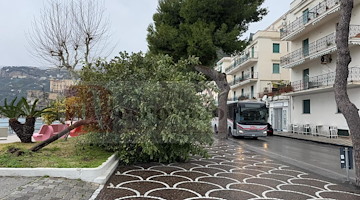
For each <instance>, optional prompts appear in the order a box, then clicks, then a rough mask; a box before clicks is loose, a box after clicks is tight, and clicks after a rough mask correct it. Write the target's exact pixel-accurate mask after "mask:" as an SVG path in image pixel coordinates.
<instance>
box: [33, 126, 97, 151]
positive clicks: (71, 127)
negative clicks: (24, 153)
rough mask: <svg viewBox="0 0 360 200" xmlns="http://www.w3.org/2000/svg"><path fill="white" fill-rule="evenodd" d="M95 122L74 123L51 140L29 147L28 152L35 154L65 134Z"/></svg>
mask: <svg viewBox="0 0 360 200" xmlns="http://www.w3.org/2000/svg"><path fill="white" fill-rule="evenodd" d="M96 122H97V121H96V120H80V121H77V122H75V123H74V124H73V125H71V126H69V127H68V128H66V129H65V130H63V131H61V132H60V133H58V134H56V135H54V136H52V137H51V138H49V139H47V140H45V141H43V142H41V143H39V144H37V145H35V146H33V147H31V148H30V149H29V150H30V151H33V152H37V151H39V150H40V149H42V148H44V147H46V146H47V145H49V144H51V143H52V142H54V141H56V140H58V139H59V138H61V137H62V136H64V135H66V134H67V133H69V132H70V131H71V130H73V129H75V128H77V127H79V126H82V125H88V124H92V123H96Z"/></svg>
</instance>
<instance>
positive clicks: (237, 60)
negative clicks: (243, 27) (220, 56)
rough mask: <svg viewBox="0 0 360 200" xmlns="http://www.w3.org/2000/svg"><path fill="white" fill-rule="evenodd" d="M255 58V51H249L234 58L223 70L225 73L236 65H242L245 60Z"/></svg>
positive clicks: (256, 56)
mask: <svg viewBox="0 0 360 200" xmlns="http://www.w3.org/2000/svg"><path fill="white" fill-rule="evenodd" d="M257 58H258V55H257V52H249V53H246V54H244V55H241V56H239V57H237V58H235V59H234V62H233V63H232V64H231V65H230V66H229V67H227V68H226V69H225V72H226V73H227V72H229V71H231V70H233V69H235V68H237V67H238V66H240V65H242V64H243V63H245V62H246V61H248V60H250V59H257Z"/></svg>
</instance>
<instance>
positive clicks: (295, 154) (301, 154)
mask: <svg viewBox="0 0 360 200" xmlns="http://www.w3.org/2000/svg"><path fill="white" fill-rule="evenodd" d="M232 140H233V141H235V142H237V143H239V144H241V145H243V146H247V147H249V148H251V150H253V151H257V152H258V153H263V154H265V155H267V156H271V157H273V158H277V159H279V160H280V161H283V162H286V163H288V164H293V165H295V166H297V167H300V168H303V169H306V170H309V171H311V172H314V173H317V174H320V175H323V176H325V177H329V178H333V179H336V180H338V181H341V182H344V181H346V180H347V174H346V170H345V169H341V168H340V146H336V145H328V144H320V143H316V142H311V141H304V140H297V139H292V138H285V137H277V136H271V137H265V138H259V139H257V140H254V139H247V138H245V139H238V138H232ZM349 176H350V178H352V179H354V177H355V171H354V170H349Z"/></svg>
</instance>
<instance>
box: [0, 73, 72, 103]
mask: <svg viewBox="0 0 360 200" xmlns="http://www.w3.org/2000/svg"><path fill="white" fill-rule="evenodd" d="M50 79H70V75H69V73H68V72H67V71H66V70H59V69H39V68H37V67H27V66H19V67H18V66H5V67H2V68H1V69H0V105H3V102H4V100H5V98H7V99H8V100H11V99H13V98H15V97H16V96H17V97H26V93H27V90H43V91H44V92H49V91H50Z"/></svg>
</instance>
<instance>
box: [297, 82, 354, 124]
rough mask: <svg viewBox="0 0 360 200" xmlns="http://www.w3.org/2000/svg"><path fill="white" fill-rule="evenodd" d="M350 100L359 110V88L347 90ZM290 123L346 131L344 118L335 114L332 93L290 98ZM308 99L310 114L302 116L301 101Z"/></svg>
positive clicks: (339, 114) (335, 108)
mask: <svg viewBox="0 0 360 200" xmlns="http://www.w3.org/2000/svg"><path fill="white" fill-rule="evenodd" d="M348 94H349V97H350V100H351V101H352V102H353V103H354V104H355V105H356V106H357V107H358V108H360V86H359V87H357V88H351V89H349V90H348ZM292 98H293V99H292V100H293V104H292V105H291V106H292V107H291V122H292V123H293V124H296V123H299V124H319V125H332V126H337V127H338V128H339V129H348V126H347V123H346V121H345V118H344V116H343V115H342V114H341V113H337V106H336V102H335V95H334V92H333V91H332V92H326V93H319V94H311V95H304V96H295V97H292ZM306 99H310V114H303V100H306Z"/></svg>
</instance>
